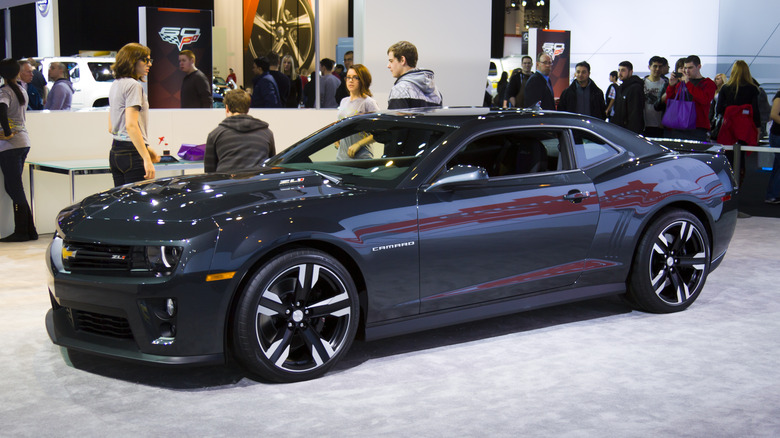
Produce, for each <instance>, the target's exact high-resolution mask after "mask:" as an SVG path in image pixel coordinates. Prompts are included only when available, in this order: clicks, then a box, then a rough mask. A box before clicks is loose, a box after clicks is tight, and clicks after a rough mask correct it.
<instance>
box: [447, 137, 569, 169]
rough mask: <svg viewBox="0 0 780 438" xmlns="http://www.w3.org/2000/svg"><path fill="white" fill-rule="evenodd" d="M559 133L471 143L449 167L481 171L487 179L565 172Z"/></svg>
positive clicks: (487, 138) (492, 138)
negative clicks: (463, 166)
mask: <svg viewBox="0 0 780 438" xmlns="http://www.w3.org/2000/svg"><path fill="white" fill-rule="evenodd" d="M560 138H561V136H560V133H558V132H555V131H544V130H523V131H522V132H516V131H514V132H502V133H498V134H493V135H488V136H485V137H480V138H477V139H475V140H474V141H472V142H470V143H469V144H468V145H467V146H466V147H465V148H463V149H462V150H461V151H460V152H459V153H458V154H457V155H455V156H454V157H453V158H452V159H451V160H450V161H449V162H448V163H447V167H448V168H451V167H453V166H456V165H459V164H460V165H470V166H480V167H483V168H484V169H485V170H486V171H487V172H488V176H490V177H491V178H492V177H501V176H512V175H526V174H533V173H539V172H548V171H556V170H563V169H564V160H561V159H559V157H560V150H561V145H562V144H563V143H562V142H561V141H560Z"/></svg>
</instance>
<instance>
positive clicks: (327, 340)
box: [233, 250, 360, 383]
mask: <svg viewBox="0 0 780 438" xmlns="http://www.w3.org/2000/svg"><path fill="white" fill-rule="evenodd" d="M359 319H360V318H359V302H358V294H357V290H356V288H355V283H354V282H353V280H352V278H351V277H350V275H349V273H348V272H347V270H346V269H345V268H344V266H343V265H341V263H339V262H338V261H337V260H336V259H334V258H333V257H331V256H329V255H328V254H326V253H324V252H321V251H316V250H296V251H290V252H286V253H284V254H282V255H281V256H279V257H276V258H275V259H274V260H272V261H271V262H269V263H267V264H266V265H264V266H263V267H262V268H261V269H260V270H259V271H257V272H256V273H255V274H254V275H253V276H252V278H251V279H250V281H249V282H248V283H247V285H246V287H245V288H244V289H243V291H242V292H241V296H240V298H239V302H238V306H237V307H236V314H235V315H234V318H233V338H234V348H233V353H234V355H235V357H236V359H237V360H238V361H239V362H240V363H241V364H242V365H243V366H244V367H245V368H246V369H247V370H248V371H250V372H251V373H252V374H254V375H256V376H258V377H260V378H261V379H264V380H268V381H273V382H283V383H286V382H297V381H302V380H309V379H313V378H316V377H320V376H322V375H323V374H325V373H326V372H328V370H330V369H331V368H332V367H333V366H334V365H335V364H336V362H338V360H339V359H340V358H341V357H342V356H344V354H345V353H346V352H347V350H349V347H350V345H352V341H353V340H354V338H355V333H356V332H357V327H358V322H359Z"/></svg>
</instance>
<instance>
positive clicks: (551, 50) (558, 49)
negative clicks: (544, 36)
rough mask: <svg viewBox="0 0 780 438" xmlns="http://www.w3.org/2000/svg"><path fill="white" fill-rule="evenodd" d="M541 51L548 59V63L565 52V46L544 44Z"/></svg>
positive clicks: (561, 44) (562, 44)
mask: <svg viewBox="0 0 780 438" xmlns="http://www.w3.org/2000/svg"><path fill="white" fill-rule="evenodd" d="M542 50H544V53H546V54H547V55H548V56H549V57H550V61H555V57H556V56H558V55H560V54H561V53H563V52H564V50H566V44H564V43H544V44H543V45H542Z"/></svg>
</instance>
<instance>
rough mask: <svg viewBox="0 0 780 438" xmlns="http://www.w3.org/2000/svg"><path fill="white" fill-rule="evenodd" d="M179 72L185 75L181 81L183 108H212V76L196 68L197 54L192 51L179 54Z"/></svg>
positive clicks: (183, 51)
mask: <svg viewBox="0 0 780 438" xmlns="http://www.w3.org/2000/svg"><path fill="white" fill-rule="evenodd" d="M179 70H181V71H183V72H184V75H185V76H184V78H183V79H182V81H181V93H180V98H181V107H182V108H211V106H212V103H213V98H212V92H211V80H210V79H209V78H210V77H211V76H206V74H205V73H203V72H202V71H200V70H198V68H197V67H195V53H193V51H192V50H182V51H181V52H179Z"/></svg>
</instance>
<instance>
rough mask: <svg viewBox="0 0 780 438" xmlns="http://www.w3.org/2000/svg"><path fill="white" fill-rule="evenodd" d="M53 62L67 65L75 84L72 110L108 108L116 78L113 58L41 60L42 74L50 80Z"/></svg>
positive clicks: (61, 57) (68, 57)
mask: <svg viewBox="0 0 780 438" xmlns="http://www.w3.org/2000/svg"><path fill="white" fill-rule="evenodd" d="M52 62H62V63H64V64H65V65H66V67H67V70H68V72H69V74H70V80H71V82H72V83H73V100H72V102H71V109H82V108H96V107H104V106H108V90H109V89H110V88H111V82H113V81H114V76H113V74H112V73H111V64H113V63H114V58H113V57H102V56H101V57H92V56H89V57H87V56H85V57H81V56H55V57H52V58H43V59H41V66H42V69H41V73H43V76H44V77H45V78H46V79H47V80H48V79H49V65H50V64H51V63H52ZM52 85H54V83H53V82H51V81H49V82H48V83H47V84H46V88H48V89H49V90H51V87H52Z"/></svg>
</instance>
